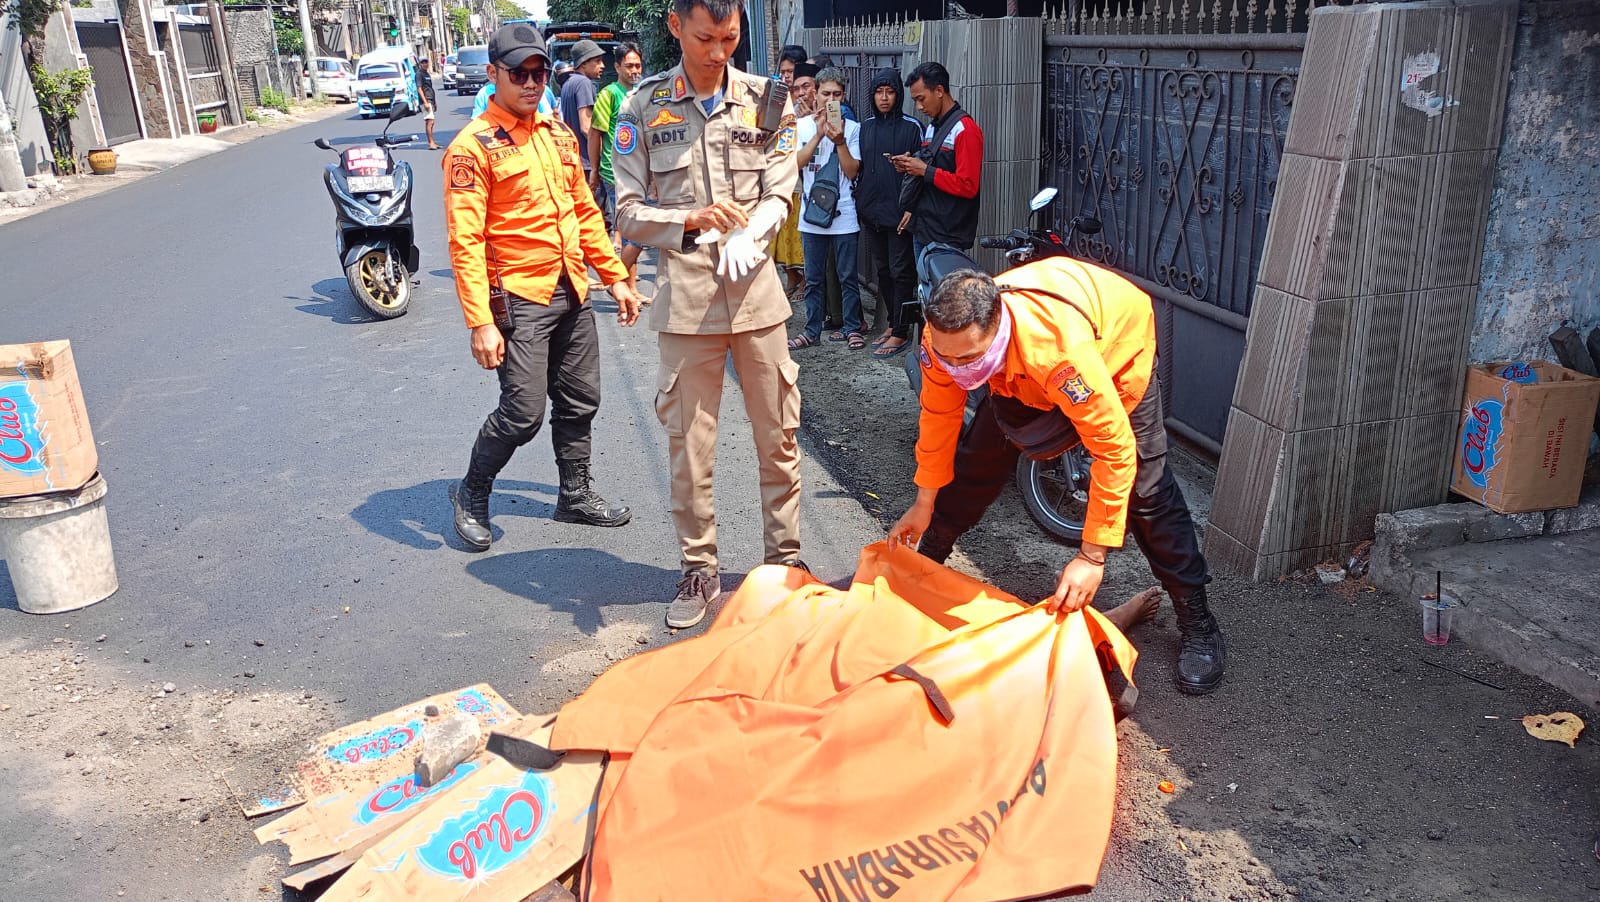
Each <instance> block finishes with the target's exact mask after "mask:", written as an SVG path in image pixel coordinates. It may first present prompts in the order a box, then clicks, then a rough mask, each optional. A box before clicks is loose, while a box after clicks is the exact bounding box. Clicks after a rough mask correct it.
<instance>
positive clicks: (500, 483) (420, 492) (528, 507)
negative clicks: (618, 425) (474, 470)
mask: <svg viewBox="0 0 1600 902" xmlns="http://www.w3.org/2000/svg"><path fill="white" fill-rule="evenodd" d="M454 481H455V480H454V479H435V480H432V481H430V482H424V483H420V484H418V485H414V486H411V487H410V488H404V489H385V490H384V491H381V492H375V493H373V494H372V495H371V496H370V497H369V498H367V500H366V501H363V502H362V503H361V504H360V506H358V507H357V508H356V509H355V510H353V511H351V512H350V517H351V518H352V519H354V520H355V521H356V522H357V523H360V524H361V525H362V526H364V527H366V529H367V531H368V532H371V533H373V534H375V535H380V536H383V537H384V538H386V539H391V540H393V541H395V542H398V543H400V544H401V545H407V546H410V547H412V548H420V549H422V550H424V551H430V550H433V549H435V548H443V547H445V546H446V545H448V546H449V547H451V548H454V549H456V550H458V551H466V550H468V549H467V546H466V545H465V544H464V543H463V542H462V541H461V539H460V537H459V536H457V535H456V530H455V524H454V523H453V522H451V521H452V518H453V517H454V514H453V512H452V508H451V507H450V494H449V493H450V483H452V482H454ZM521 493H536V494H539V495H545V496H548V497H550V498H554V497H555V495H556V487H555V486H553V485H545V484H544V483H542V482H522V481H520V480H516V479H497V480H495V483H494V497H493V498H492V499H491V500H490V502H489V511H490V514H491V515H492V516H493V517H496V518H498V517H527V518H530V519H535V520H548V519H550V518H551V516H552V515H554V514H555V510H556V506H555V504H554V502H551V501H545V500H543V499H540V498H529V497H526V495H524V494H521ZM503 535H504V534H503V533H502V532H501V531H500V529H499V528H498V527H496V528H495V530H494V536H495V538H496V539H499V538H501V537H502V536H503Z"/></svg>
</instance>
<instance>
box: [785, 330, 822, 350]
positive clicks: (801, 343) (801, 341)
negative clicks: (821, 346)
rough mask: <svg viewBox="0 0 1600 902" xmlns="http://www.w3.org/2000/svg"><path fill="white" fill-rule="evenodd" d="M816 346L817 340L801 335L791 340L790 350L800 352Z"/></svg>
mask: <svg viewBox="0 0 1600 902" xmlns="http://www.w3.org/2000/svg"><path fill="white" fill-rule="evenodd" d="M816 344H817V340H816V339H815V338H812V337H811V336H809V335H805V334H800V335H796V336H795V337H793V338H791V339H789V350H791V351H798V350H800V349H801V348H809V347H812V346H814V345H816Z"/></svg>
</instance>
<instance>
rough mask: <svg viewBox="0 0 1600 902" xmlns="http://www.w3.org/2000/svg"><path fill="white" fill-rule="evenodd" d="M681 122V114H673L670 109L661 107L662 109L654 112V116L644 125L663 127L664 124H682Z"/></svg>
mask: <svg viewBox="0 0 1600 902" xmlns="http://www.w3.org/2000/svg"><path fill="white" fill-rule="evenodd" d="M682 122H683V117H682V116H678V115H675V114H674V113H673V112H672V111H671V110H669V109H666V108H662V110H661V111H660V112H658V113H656V115H655V118H654V119H651V120H650V122H649V123H648V124H647V125H646V126H645V127H646V128H665V127H666V126H669V125H680V124H682Z"/></svg>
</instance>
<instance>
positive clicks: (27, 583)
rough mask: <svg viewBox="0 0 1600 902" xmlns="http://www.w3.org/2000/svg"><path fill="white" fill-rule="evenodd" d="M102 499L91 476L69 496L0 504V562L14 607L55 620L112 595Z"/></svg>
mask: <svg viewBox="0 0 1600 902" xmlns="http://www.w3.org/2000/svg"><path fill="white" fill-rule="evenodd" d="M105 497H106V481H105V479H104V478H102V477H101V476H100V474H99V473H96V474H95V475H94V478H93V479H91V480H89V482H88V484H87V485H85V486H84V487H83V488H81V489H78V490H77V491H75V492H56V493H53V494H49V495H29V496H27V497H24V498H0V557H4V558H5V561H6V569H7V570H9V571H10V573H11V587H12V588H13V589H15V590H16V593H17V607H19V608H21V609H22V610H24V611H27V612H28V613H30V614H57V613H60V612H62V611H75V610H77V609H78V608H83V607H88V606H89V605H92V604H94V603H95V602H97V601H101V600H103V599H105V598H108V597H110V595H111V593H113V592H115V591H117V564H116V561H115V560H114V559H113V557H112V554H111V527H110V525H109V524H108V523H107V522H106V507H105Z"/></svg>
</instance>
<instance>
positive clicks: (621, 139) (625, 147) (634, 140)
mask: <svg viewBox="0 0 1600 902" xmlns="http://www.w3.org/2000/svg"><path fill="white" fill-rule="evenodd" d="M611 144H612V147H611V149H612V150H613V151H615V152H616V153H619V154H621V155H623V156H627V155H628V154H630V153H633V150H634V148H636V147H638V146H639V130H638V128H637V127H636V126H635V125H634V124H633V123H632V122H629V121H626V120H624V121H622V122H619V123H617V133H616V137H614V138H612V139H611Z"/></svg>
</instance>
